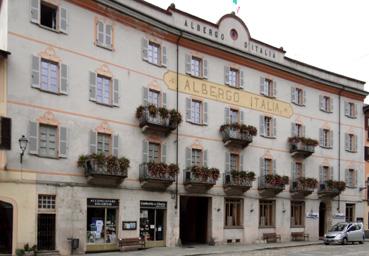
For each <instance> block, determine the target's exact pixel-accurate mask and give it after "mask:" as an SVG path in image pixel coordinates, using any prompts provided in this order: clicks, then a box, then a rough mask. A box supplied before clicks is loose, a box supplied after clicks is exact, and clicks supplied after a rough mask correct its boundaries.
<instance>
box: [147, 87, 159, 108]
mask: <svg viewBox="0 0 369 256" xmlns="http://www.w3.org/2000/svg"><path fill="white" fill-rule="evenodd" d="M147 99H148V103H149V105H154V106H156V107H160V106H161V102H160V92H158V91H155V90H151V89H149V91H148V98H147Z"/></svg>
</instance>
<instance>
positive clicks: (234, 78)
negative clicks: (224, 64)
mask: <svg viewBox="0 0 369 256" xmlns="http://www.w3.org/2000/svg"><path fill="white" fill-rule="evenodd" d="M239 76H240V74H239V71H238V70H237V69H234V68H231V69H230V70H229V85H231V86H233V87H237V86H238V84H239V79H240V78H239Z"/></svg>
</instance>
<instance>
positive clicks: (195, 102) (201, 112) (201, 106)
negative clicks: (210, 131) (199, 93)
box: [191, 99, 204, 125]
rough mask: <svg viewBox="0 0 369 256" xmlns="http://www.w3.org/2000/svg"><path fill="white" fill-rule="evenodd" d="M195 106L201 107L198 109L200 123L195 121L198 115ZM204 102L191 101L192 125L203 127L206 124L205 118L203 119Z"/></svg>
mask: <svg viewBox="0 0 369 256" xmlns="http://www.w3.org/2000/svg"><path fill="white" fill-rule="evenodd" d="M195 104H198V105H199V108H198V112H199V113H198V119H199V120H198V122H197V121H196V120H195V115H196V112H195V111H196V109H195ZM203 108H204V106H203V102H202V101H200V100H195V99H191V120H192V123H194V124H197V125H203V122H204V117H203Z"/></svg>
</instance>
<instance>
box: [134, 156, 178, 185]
mask: <svg viewBox="0 0 369 256" xmlns="http://www.w3.org/2000/svg"><path fill="white" fill-rule="evenodd" d="M177 172H178V166H177V165H175V164H170V165H167V164H165V163H153V162H150V163H142V164H140V182H141V187H142V188H143V189H146V190H153V191H165V190H166V189H167V188H168V187H169V186H170V185H171V184H172V183H173V182H174V181H175V177H176V174H177Z"/></svg>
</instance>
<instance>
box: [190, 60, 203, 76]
mask: <svg viewBox="0 0 369 256" xmlns="http://www.w3.org/2000/svg"><path fill="white" fill-rule="evenodd" d="M201 67H202V60H201V59H200V58H196V57H192V59H191V73H192V75H194V76H201V74H202V72H201Z"/></svg>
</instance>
